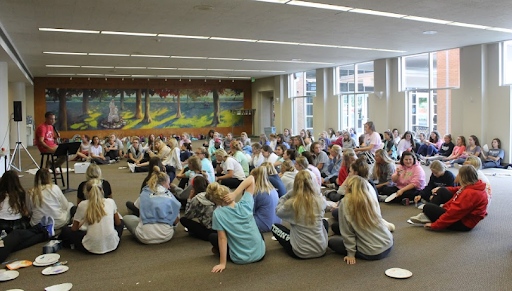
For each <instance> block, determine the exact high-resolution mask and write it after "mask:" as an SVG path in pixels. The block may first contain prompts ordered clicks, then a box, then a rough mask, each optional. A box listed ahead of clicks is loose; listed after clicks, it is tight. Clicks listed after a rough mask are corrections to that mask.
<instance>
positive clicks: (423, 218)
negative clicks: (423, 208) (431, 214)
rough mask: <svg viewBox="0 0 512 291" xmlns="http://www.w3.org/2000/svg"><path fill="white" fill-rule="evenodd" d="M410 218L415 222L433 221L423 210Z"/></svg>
mask: <svg viewBox="0 0 512 291" xmlns="http://www.w3.org/2000/svg"><path fill="white" fill-rule="evenodd" d="M410 220H411V221H412V222H414V223H422V224H425V223H431V222H432V221H430V219H428V217H427V216H426V215H425V213H423V212H422V213H420V214H418V215H416V216H413V217H411V218H410Z"/></svg>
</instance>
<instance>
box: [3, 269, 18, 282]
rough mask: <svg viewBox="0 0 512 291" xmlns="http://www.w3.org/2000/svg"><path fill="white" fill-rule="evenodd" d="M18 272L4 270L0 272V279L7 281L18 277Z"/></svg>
mask: <svg viewBox="0 0 512 291" xmlns="http://www.w3.org/2000/svg"><path fill="white" fill-rule="evenodd" d="M19 275H20V273H19V272H18V271H5V272H1V273H0V281H9V280H12V279H16V278H18V276H19Z"/></svg>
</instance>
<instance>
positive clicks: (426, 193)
mask: <svg viewBox="0 0 512 291" xmlns="http://www.w3.org/2000/svg"><path fill="white" fill-rule="evenodd" d="M430 170H431V171H432V175H430V180H429V181H428V184H427V186H425V188H423V190H421V192H420V193H419V194H418V195H417V196H416V197H414V202H415V203H418V202H420V201H423V203H426V202H430V201H431V200H432V198H433V196H434V195H432V190H434V189H435V188H439V187H454V186H455V184H454V183H455V176H454V175H453V173H452V172H450V171H447V170H446V165H445V164H444V163H443V162H441V161H433V162H432V164H430ZM436 192H439V191H436ZM438 194H442V190H441V192H440V193H438ZM440 196H441V195H440ZM439 198H440V197H439ZM446 201H448V200H446ZM420 206H421V205H420Z"/></svg>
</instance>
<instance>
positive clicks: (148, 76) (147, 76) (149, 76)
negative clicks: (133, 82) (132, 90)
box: [132, 75, 156, 78]
mask: <svg viewBox="0 0 512 291" xmlns="http://www.w3.org/2000/svg"><path fill="white" fill-rule="evenodd" d="M132 77H140V78H153V77H156V75H132Z"/></svg>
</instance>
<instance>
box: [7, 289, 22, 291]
mask: <svg viewBox="0 0 512 291" xmlns="http://www.w3.org/2000/svg"><path fill="white" fill-rule="evenodd" d="M5 291H23V289H9V290H5Z"/></svg>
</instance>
